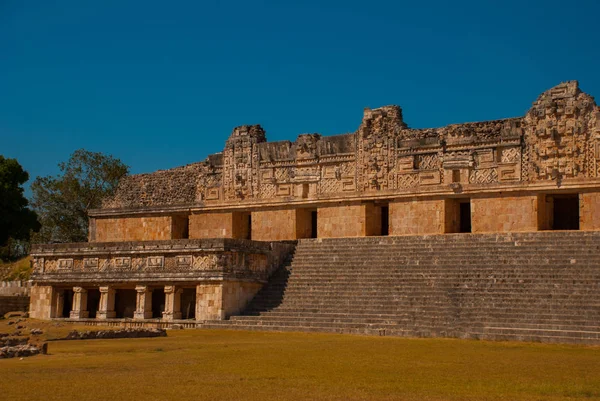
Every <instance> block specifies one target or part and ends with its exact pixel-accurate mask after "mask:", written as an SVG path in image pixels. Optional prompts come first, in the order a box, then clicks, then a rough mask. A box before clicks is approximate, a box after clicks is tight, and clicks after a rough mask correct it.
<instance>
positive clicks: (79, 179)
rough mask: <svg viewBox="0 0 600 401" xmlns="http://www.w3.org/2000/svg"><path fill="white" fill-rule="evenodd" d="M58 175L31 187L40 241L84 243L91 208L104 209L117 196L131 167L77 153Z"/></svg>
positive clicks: (108, 157) (98, 155)
mask: <svg viewBox="0 0 600 401" xmlns="http://www.w3.org/2000/svg"><path fill="white" fill-rule="evenodd" d="M58 167H59V168H60V171H61V173H60V174H59V175H58V176H47V177H38V178H36V180H35V181H34V182H33V184H32V185H31V190H32V192H33V201H32V205H33V207H34V209H35V210H36V212H37V213H38V215H39V219H40V222H41V223H42V229H41V230H40V233H39V234H38V235H37V237H36V238H35V240H36V242H84V241H87V238H88V218H87V212H88V210H89V209H95V208H98V207H100V206H101V204H102V199H103V198H104V197H106V196H110V195H112V194H113V193H114V191H115V189H116V188H117V185H118V184H119V180H120V179H121V178H122V177H124V176H125V175H127V173H128V172H129V167H128V166H126V165H125V164H123V163H122V162H121V160H119V159H115V158H114V157H112V156H111V155H104V154H102V153H99V152H90V151H87V150H84V149H79V150H76V151H75V152H74V153H73V154H72V155H71V157H70V158H69V160H68V161H67V162H66V163H60V164H59V165H58Z"/></svg>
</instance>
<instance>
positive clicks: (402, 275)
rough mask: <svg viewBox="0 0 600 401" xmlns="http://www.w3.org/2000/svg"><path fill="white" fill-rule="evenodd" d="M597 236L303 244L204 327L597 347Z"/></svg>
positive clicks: (452, 236)
mask: <svg viewBox="0 0 600 401" xmlns="http://www.w3.org/2000/svg"><path fill="white" fill-rule="evenodd" d="M599 251H600V232H577V231H571V232H568V231H562V232H537V233H513V234H448V235H429V236H407V237H365V238H332V239H312V240H299V241H298V246H297V248H296V252H295V255H294V258H293V260H292V262H291V264H290V265H288V266H285V267H282V268H280V269H279V270H278V271H277V272H276V273H275V274H274V275H273V276H272V277H271V279H270V281H269V283H268V284H267V285H266V286H265V287H264V288H263V289H262V290H261V291H260V292H259V293H258V294H257V296H256V297H255V298H254V299H253V300H252V302H251V303H250V304H249V306H248V308H247V309H246V310H245V311H244V313H243V315H241V316H231V318H230V319H229V320H226V321H209V322H205V324H204V325H203V327H205V328H230V329H243V330H273V331H317V332H336V333H354V334H373V335H386V336H388V335H392V336H409V337H459V338H475V339H489V340H520V341H541V342H560V343H585V344H600V252H599Z"/></svg>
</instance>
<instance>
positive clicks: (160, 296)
mask: <svg viewBox="0 0 600 401" xmlns="http://www.w3.org/2000/svg"><path fill="white" fill-rule="evenodd" d="M165 299H166V297H165V290H164V288H155V289H153V290H152V317H153V318H161V317H162V313H163V312H164V311H165Z"/></svg>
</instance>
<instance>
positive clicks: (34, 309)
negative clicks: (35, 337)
mask: <svg viewBox="0 0 600 401" xmlns="http://www.w3.org/2000/svg"><path fill="white" fill-rule="evenodd" d="M52 295H53V292H52V286H49V285H34V286H33V287H31V299H30V305H29V317H31V318H34V319H50V318H51V317H53V311H52Z"/></svg>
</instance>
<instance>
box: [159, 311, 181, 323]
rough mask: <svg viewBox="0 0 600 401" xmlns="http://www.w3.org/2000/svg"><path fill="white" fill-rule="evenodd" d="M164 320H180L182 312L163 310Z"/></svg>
mask: <svg viewBox="0 0 600 401" xmlns="http://www.w3.org/2000/svg"><path fill="white" fill-rule="evenodd" d="M162 315H163V316H162V318H163V320H167V321H169V320H179V319H181V312H163V314H162Z"/></svg>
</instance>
